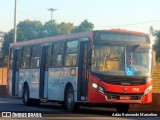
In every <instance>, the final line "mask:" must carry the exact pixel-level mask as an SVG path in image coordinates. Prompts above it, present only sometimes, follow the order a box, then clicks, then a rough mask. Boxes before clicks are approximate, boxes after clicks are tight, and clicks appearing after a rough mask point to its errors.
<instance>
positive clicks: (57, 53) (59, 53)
mask: <svg viewBox="0 0 160 120" xmlns="http://www.w3.org/2000/svg"><path fill="white" fill-rule="evenodd" d="M63 54H64V42H63V41H62V42H57V43H53V45H52V54H51V66H52V67H60V66H62V65H63Z"/></svg>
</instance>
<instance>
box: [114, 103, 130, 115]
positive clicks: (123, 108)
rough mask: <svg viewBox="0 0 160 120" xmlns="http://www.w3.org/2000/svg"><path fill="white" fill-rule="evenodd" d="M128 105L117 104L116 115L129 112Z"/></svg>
mask: <svg viewBox="0 0 160 120" xmlns="http://www.w3.org/2000/svg"><path fill="white" fill-rule="evenodd" d="M129 106H130V105H129V104H117V106H116V109H117V112H118V113H127V112H128V110H129Z"/></svg>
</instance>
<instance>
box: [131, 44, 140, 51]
mask: <svg viewBox="0 0 160 120" xmlns="http://www.w3.org/2000/svg"><path fill="white" fill-rule="evenodd" d="M140 46H141V45H140V44H137V45H135V46H133V47H132V49H131V51H132V52H135V51H136V50H138V48H140Z"/></svg>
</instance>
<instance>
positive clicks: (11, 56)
mask: <svg viewBox="0 0 160 120" xmlns="http://www.w3.org/2000/svg"><path fill="white" fill-rule="evenodd" d="M12 68H13V48H11V49H10V69H12Z"/></svg>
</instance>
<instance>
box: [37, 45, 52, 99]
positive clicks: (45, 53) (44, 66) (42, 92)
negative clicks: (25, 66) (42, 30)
mask: <svg viewBox="0 0 160 120" xmlns="http://www.w3.org/2000/svg"><path fill="white" fill-rule="evenodd" d="M49 53H50V47H49V46H42V53H41V62H40V87H39V97H40V98H48V93H47V91H48V90H47V88H48V64H49Z"/></svg>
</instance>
